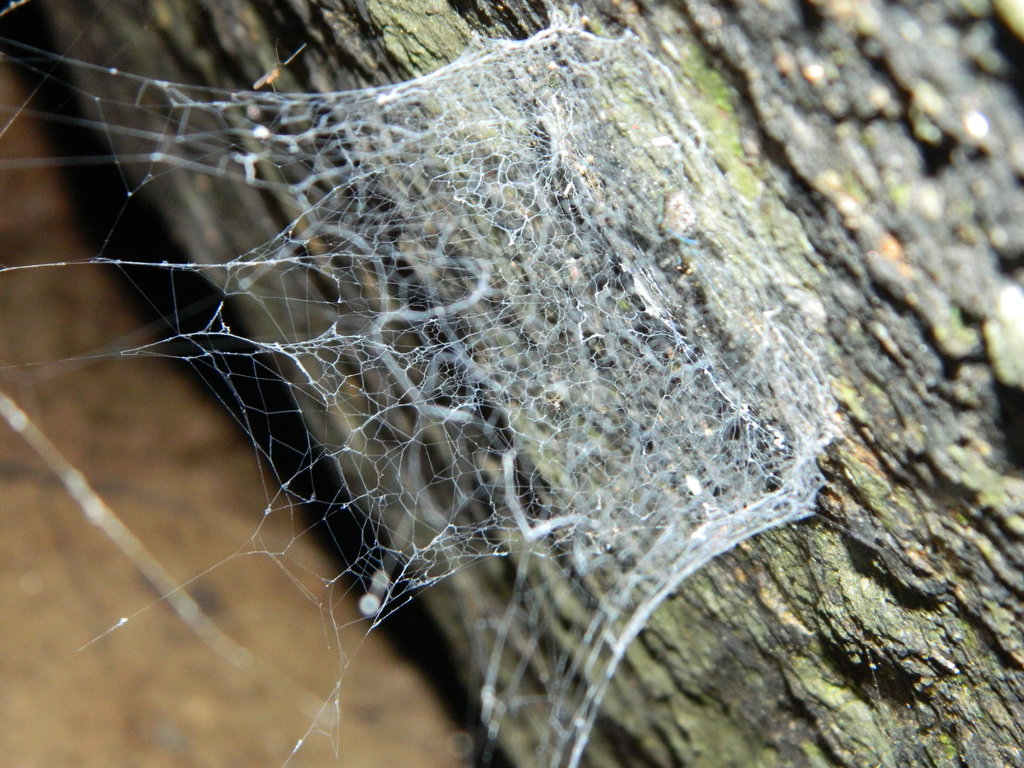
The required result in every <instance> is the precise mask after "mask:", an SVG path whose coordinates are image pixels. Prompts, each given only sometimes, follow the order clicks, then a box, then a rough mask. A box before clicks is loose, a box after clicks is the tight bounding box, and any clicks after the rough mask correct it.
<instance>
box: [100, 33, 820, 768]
mask: <svg viewBox="0 0 1024 768" xmlns="http://www.w3.org/2000/svg"><path fill="white" fill-rule="evenodd" d="M112 76H117V77H126V76H125V75H121V74H117V75H112ZM131 106H132V107H133V108H135V109H138V110H140V111H144V112H145V113H146V114H147V115H148V117H149V119H150V120H152V119H153V117H154V116H156V117H157V118H158V119H159V120H160V121H162V123H163V126H164V129H163V130H159V131H156V130H152V129H151V128H149V127H146V128H145V129H143V128H137V129H132V130H131V131H127V130H125V128H124V127H123V126H122V127H120V128H119V127H118V126H107V130H109V131H111V132H114V133H116V132H118V131H121V132H123V133H126V134H127V133H130V134H131V136H130V138H131V140H132V141H133V142H134V143H135V145H136V146H141V147H142V148H143V149H142V151H141V152H140V153H139V154H138V155H136V156H134V157H129V156H126V155H123V156H122V157H121V158H120V162H123V163H124V164H125V165H126V166H127V165H128V164H129V163H137V162H143V163H145V164H147V165H150V166H151V167H152V169H156V170H155V172H158V173H162V172H163V171H162V170H160V169H166V168H188V169H192V170H198V171H200V172H202V173H204V174H211V175H214V176H216V177H219V178H223V179H229V180H230V179H234V180H236V181H237V182H238V183H239V184H241V185H246V186H248V187H257V188H263V189H267V190H271V191H272V192H274V193H275V194H277V195H278V196H283V197H286V198H287V199H288V200H289V201H290V203H291V204H292V205H293V206H294V215H295V218H294V221H293V223H292V224H291V225H290V226H288V227H287V228H286V229H285V230H284V231H283V232H281V233H280V234H279V235H278V236H277V237H275V238H273V239H271V240H269V241H268V242H266V243H265V244H263V245H261V246H259V247H257V248H255V249H253V250H251V251H249V252H247V253H244V254H242V255H240V256H238V257H237V258H235V259H233V260H231V261H229V262H227V263H223V264H218V265H212V266H211V265H201V264H191V265H186V266H181V265H178V266H169V267H167V268H168V269H188V270H199V271H202V272H203V273H204V274H207V275H208V276H209V278H210V279H211V280H212V281H213V282H215V283H216V284H217V285H218V287H219V288H220V289H221V290H222V291H223V292H224V294H225V295H226V298H227V300H228V301H229V302H235V303H236V305H237V306H240V307H243V308H244V314H245V315H246V316H247V317H248V318H249V319H250V321H251V327H252V328H256V329H259V331H258V332H257V333H243V332H242V330H241V329H239V328H234V327H229V326H228V324H227V323H225V322H223V321H222V320H221V318H220V317H219V316H218V317H215V318H214V320H213V321H212V322H211V323H210V324H209V326H208V327H206V328H204V329H203V331H202V335H203V337H204V341H206V342H208V340H209V339H210V338H215V339H220V340H221V341H222V342H225V341H238V342H242V343H244V345H245V346H243V347H240V348H242V349H244V350H245V351H244V352H239V353H237V354H244V355H252V354H256V353H260V354H263V353H267V354H269V355H270V356H272V357H273V359H274V360H275V361H276V362H275V365H276V366H277V368H278V369H279V371H280V374H281V375H282V376H283V377H284V379H285V380H286V381H287V382H288V383H289V386H290V388H291V390H292V393H293V396H294V400H295V402H296V403H297V405H298V407H299V408H300V409H301V411H302V413H303V414H304V416H305V418H306V423H307V425H308V426H309V429H310V431H311V433H312V434H313V436H314V437H315V440H316V444H317V445H318V446H319V448H318V450H319V453H318V455H316V456H315V457H314V456H312V455H311V456H310V457H309V461H310V462H311V463H312V462H313V461H317V462H320V461H324V460H328V461H330V462H331V463H332V465H333V466H335V467H336V468H337V473H338V476H339V478H340V482H341V483H342V484H343V486H344V491H345V496H346V497H347V498H348V501H347V502H346V503H345V504H343V505H338V508H337V509H335V510H334V511H332V512H331V514H332V515H353V516H357V517H358V520H359V524H360V525H361V526H362V528H363V531H364V534H363V538H364V540H365V541H366V542H367V544H366V545H365V546H364V547H363V548H362V551H361V552H360V553H359V555H358V556H357V557H356V558H355V559H354V560H352V561H351V562H349V563H348V565H347V570H346V573H344V574H341V577H348V578H353V579H354V580H355V583H356V584H357V585H358V588H359V589H360V590H361V592H362V596H361V598H360V601H359V606H360V610H361V611H362V613H363V615H364V616H365V617H366V618H367V620H368V621H369V622H370V623H371V624H376V623H377V622H379V621H381V620H383V619H384V618H386V616H387V615H388V614H389V613H390V612H391V611H392V610H394V608H395V607H396V606H398V605H400V604H402V603H403V602H404V601H405V600H407V599H408V598H409V596H410V595H411V594H412V593H413V592H414V591H415V590H417V589H420V588H423V587H426V586H429V585H431V584H433V583H435V582H437V581H439V580H441V579H444V578H446V577H449V576H450V575H452V574H454V573H456V572H457V571H459V572H461V573H460V574H459V576H458V579H459V580H460V583H462V584H466V583H467V580H469V582H470V583H471V582H472V579H473V578H474V574H475V573H478V574H480V575H481V576H482V575H488V578H493V577H494V575H495V573H498V574H504V577H505V578H506V579H507V581H508V582H509V590H510V598H509V601H508V603H507V605H506V606H504V607H502V608H500V609H495V607H494V603H493V601H489V600H483V599H482V600H481V601H480V603H479V604H476V605H470V604H468V603H467V604H466V605H464V608H465V617H466V618H465V624H466V632H467V636H468V638H469V640H468V643H469V644H470V645H471V647H472V649H473V657H474V658H475V659H476V660H477V661H478V662H479V670H478V671H477V677H478V678H479V684H480V690H481V692H482V695H481V701H482V711H483V725H484V726H485V728H486V732H487V736H488V738H489V739H490V740H491V741H492V742H493V743H496V744H500V743H502V739H503V731H502V728H503V726H504V725H505V724H506V723H507V722H509V720H512V719H514V720H516V721H517V723H519V724H520V725H521V726H522V725H523V724H525V730H526V731H527V732H530V733H532V734H533V738H534V739H535V742H536V743H535V746H534V748H533V752H534V758H533V759H534V762H535V764H537V765H548V766H563V765H570V766H572V765H576V764H577V763H578V762H579V761H580V760H581V758H582V756H583V752H584V749H585V746H586V744H587V741H588V736H589V733H590V730H591V727H592V725H593V722H594V719H595V717H596V715H597V713H598V710H599V707H600V702H601V698H602V695H603V693H604V691H605V688H606V687H607V684H608V681H609V679H610V678H611V676H612V674H613V673H614V671H615V668H616V666H617V665H618V664H619V662H620V660H621V659H622V657H623V654H624V652H625V649H626V647H627V645H628V644H629V642H630V641H631V640H632V639H633V638H634V637H635V636H636V635H637V634H638V633H639V632H640V631H641V630H642V629H643V627H644V624H645V622H646V620H647V619H648V617H649V616H650V615H651V613H652V612H653V611H654V609H655V608H656V607H657V606H658V605H659V604H660V603H661V602H662V601H663V600H664V598H665V597H666V596H667V595H668V594H669V593H671V592H672V591H673V590H675V589H676V588H677V587H678V586H679V583H680V582H681V581H682V580H683V579H684V578H685V577H686V576H687V575H689V574H691V573H692V572H693V571H694V570H695V569H697V568H698V567H700V566H701V565H702V564H703V563H705V562H707V561H708V560H709V559H711V558H713V557H715V556H716V555H718V554H720V553H722V552H724V551H726V550H728V549H729V548H731V547H733V546H734V545H735V544H737V543H738V542H740V541H743V540H744V539H746V538H748V537H750V536H751V535H753V534H755V533H757V532H759V531H762V530H765V529H767V528H771V527H773V526H776V525H779V524H781V523H785V522H788V521H792V520H796V519H798V518H801V517H803V516H806V515H808V514H810V513H811V511H812V504H813V500H814V497H815V495H816V493H817V491H818V489H819V488H820V486H821V483H822V480H821V476H820V474H819V471H818V469H817V466H816V461H815V459H816V456H817V455H818V454H819V453H820V452H821V451H822V449H823V448H824V446H825V445H826V444H827V442H828V439H829V429H830V427H829V424H830V418H831V416H830V414H831V401H830V398H829V396H828V394H827V386H826V383H825V381H824V379H823V376H822V374H821V372H820V371H819V369H818V362H817V360H818V358H819V357H820V353H819V352H817V351H816V349H815V345H816V341H815V332H814V330H813V329H814V327H815V324H816V323H817V322H819V321H818V320H816V319H815V316H814V315H813V314H812V313H808V312H803V311H801V308H800V306H799V305H800V304H801V303H803V302H804V301H806V297H805V294H804V293H802V292H801V291H800V289H799V288H798V287H795V286H794V285H793V283H792V280H790V279H789V278H787V277H786V276H785V275H784V274H783V273H782V272H781V271H780V270H781V261H782V260H781V259H779V258H777V257H775V256H774V255H773V253H772V245H771V241H770V239H769V238H768V237H767V236H766V235H765V234H763V233H762V231H761V228H762V227H764V226H766V225H765V224H764V223H763V222H761V221H760V220H759V219H758V216H757V215H756V214H755V207H754V206H753V205H752V204H751V203H749V202H748V201H747V200H746V199H745V198H744V197H743V196H742V195H740V194H739V193H738V192H737V191H736V190H735V189H734V188H733V185H732V183H731V181H730V178H729V176H728V175H727V174H725V173H724V172H722V170H721V169H720V168H719V166H718V164H717V163H716V162H715V159H714V157H713V155H712V152H711V151H710V149H709V148H708V147H707V146H706V145H705V141H704V137H703V135H702V130H701V127H700V125H699V123H698V121H697V118H696V117H695V116H694V114H693V112H692V110H691V109H690V107H689V106H688V104H687V101H686V99H685V98H684V97H683V96H682V95H681V91H680V89H679V87H678V86H677V84H676V83H674V82H673V79H672V77H671V75H670V73H669V71H668V70H666V69H665V68H663V67H662V66H661V65H660V64H659V63H658V61H657V60H656V58H655V57H654V56H653V55H651V54H650V53H649V52H648V51H647V50H646V49H645V48H644V47H643V45H641V43H640V42H639V41H638V40H637V39H636V38H634V37H630V36H627V37H621V38H616V39H607V38H602V37H598V36H595V35H592V34H590V33H588V32H585V31H583V30H582V29H581V28H579V26H578V25H577V24H569V23H556V24H555V25H554V26H552V27H551V28H549V29H546V30H544V31H542V32H540V33H539V34H537V35H535V36H533V37H532V38H530V39H528V40H525V41H518V42H510V41H502V40H480V41H477V42H475V43H473V44H472V45H471V46H470V49H469V50H467V52H466V53H465V54H464V55H463V56H462V57H460V58H459V59H458V60H456V61H455V62H453V63H452V64H450V65H448V66H446V67H444V68H443V69H441V70H439V71H437V72H435V73H433V74H431V75H428V76H425V77H421V78H418V79H416V80H413V81H410V82H405V83H400V84H397V85H393V86H388V87H385V88H379V89H372V90H362V91H354V92H342V93H328V94H313V95H306V94H277V93H272V92H242V93H235V92H232V93H226V92H224V93H219V92H210V91H208V90H206V91H203V90H199V89H194V88H189V87H185V86H178V85H172V84H168V83H162V82H156V81H142V80H140V81H139V90H138V98H137V100H136V102H134V104H133V105H131ZM221 348H226V346H225V345H224V344H221ZM253 350H255V351H253ZM146 351H147V350H146V349H145V348H142V349H136V350H133V352H134V353H145V352H146ZM211 360H212V362H214V363H216V362H217V360H218V358H217V357H212V358H211ZM283 484H284V487H285V489H286V490H288V489H289V482H288V479H287V478H285V479H284V483H283ZM480 561H487V562H490V563H491V564H495V563H497V564H500V565H501V568H491V569H490V570H488V566H487V563H482V562H480ZM502 569H504V570H502ZM459 594H462V595H463V596H465V594H466V593H465V591H464V590H463V591H462V592H460V593H459ZM520 754H521V753H520Z"/></svg>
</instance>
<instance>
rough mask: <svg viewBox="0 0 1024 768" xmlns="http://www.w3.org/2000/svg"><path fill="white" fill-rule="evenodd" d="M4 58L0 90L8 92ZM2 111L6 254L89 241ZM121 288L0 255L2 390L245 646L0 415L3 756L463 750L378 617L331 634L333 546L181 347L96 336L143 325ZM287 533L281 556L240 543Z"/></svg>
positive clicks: (432, 760)
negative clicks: (369, 626)
mask: <svg viewBox="0 0 1024 768" xmlns="http://www.w3.org/2000/svg"><path fill="white" fill-rule="evenodd" d="M5 74H7V73H5V72H3V71H0V104H3V105H10V104H15V105H17V104H20V103H22V100H23V98H24V97H23V95H21V94H20V93H18V92H16V91H13V90H12V88H13V83H12V81H11V78H10V77H9V76H7V77H5ZM7 114H8V113H7V112H6V111H4V112H0V264H2V265H4V266H12V265H19V264H33V263H50V262H71V261H79V260H83V259H89V258H91V257H93V256H94V255H95V253H94V251H92V250H90V247H89V246H88V245H87V244H85V243H84V242H83V240H82V237H81V236H80V235H79V234H78V232H77V231H76V229H75V225H74V217H73V215H72V209H71V201H69V200H68V199H67V195H66V193H64V191H63V190H62V188H61V185H60V175H59V174H58V173H55V172H53V171H52V170H46V169H43V170H38V171H27V170H13V169H12V167H11V163H10V162H9V158H12V157H26V156H35V157H39V156H46V154H47V149H46V148H45V147H44V146H41V145H40V143H39V142H40V138H39V129H38V126H37V125H35V124H34V123H33V122H32V121H31V120H29V119H28V118H27V116H24V115H23V116H22V117H20V118H19V119H17V120H15V121H14V122H13V124H12V125H10V126H7V128H6V130H3V128H4V126H5V125H6V124H7ZM5 160H6V161H5ZM122 290H123V288H122V286H120V284H119V283H118V282H117V281H116V280H115V279H114V276H113V275H111V274H109V273H108V272H107V271H105V269H103V268H100V267H98V266H96V265H81V266H65V267H60V268H45V269H36V270H19V271H6V272H0V389H2V390H3V391H5V392H7V393H8V394H9V395H10V396H12V397H13V398H14V399H15V400H16V401H18V403H19V404H20V405H21V407H22V408H24V409H25V410H26V411H27V412H28V414H29V416H30V418H31V419H32V420H33V421H34V422H35V423H36V424H37V425H38V426H39V427H40V428H41V429H42V430H43V431H44V432H45V433H46V434H47V435H48V437H49V438H50V439H51V440H52V441H53V442H54V443H55V444H56V446H57V447H58V448H59V449H60V450H61V451H62V452H63V453H64V455H65V456H66V457H67V458H68V459H69V460H70V461H71V463H72V464H73V465H74V466H76V467H77V468H78V469H80V470H81V471H82V472H83V473H84V474H85V476H86V477H87V478H88V479H89V481H90V482H91V483H92V484H93V486H94V488H95V489H96V490H97V491H98V492H99V494H100V495H101V496H102V497H103V498H104V499H105V500H106V502H107V503H108V504H109V505H110V506H111V507H112V508H113V510H114V511H115V512H116V514H117V515H118V516H119V517H120V518H121V519H122V520H123V521H124V522H125V523H126V524H127V525H128V527H129V528H130V529H131V531H132V532H133V533H134V534H135V535H136V536H138V537H139V538H140V539H141V540H142V541H143V542H144V543H145V545H146V546H147V547H149V548H150V550H151V551H152V552H153V553H154V554H155V556H156V558H157V559H158V560H159V561H160V563H161V564H162V565H163V566H164V567H165V568H167V569H168V570H169V571H170V572H171V574H172V575H173V577H174V579H175V580H176V581H177V582H178V583H180V584H182V585H184V588H185V589H187V590H188V592H189V593H190V594H191V595H192V596H194V597H195V598H196V599H197V600H198V601H199V602H200V604H201V605H202V606H203V607H204V608H205V610H206V611H207V613H208V615H209V616H210V617H211V618H212V619H213V620H214V621H215V622H216V624H217V626H218V627H219V628H220V629H221V630H223V631H224V632H226V633H228V634H229V635H230V636H231V637H232V638H234V639H235V640H236V641H237V642H239V643H241V644H242V645H243V646H245V647H246V648H248V649H249V650H250V651H251V652H252V653H253V655H254V657H255V659H256V661H255V662H253V663H251V664H248V665H243V666H244V667H245V668H244V669H238V668H236V667H235V666H233V665H232V664H230V663H228V661H226V660H225V659H223V658H221V657H219V656H218V655H217V654H216V653H214V652H213V651H212V650H211V649H210V648H209V647H208V646H207V645H205V644H204V643H203V642H202V641H201V640H200V639H199V638H198V636H197V635H196V633H195V632H194V631H193V630H192V629H191V628H190V627H189V626H188V625H187V624H186V623H185V622H184V621H182V620H181V619H180V618H179V617H178V616H177V615H176V614H175V613H174V612H173V611H172V610H171V609H170V607H169V606H168V604H167V602H166V601H162V600H160V599H159V598H160V594H159V593H157V592H155V591H154V590H153V588H152V587H151V586H150V585H149V584H148V583H147V582H146V581H145V579H144V578H143V577H142V575H141V574H140V572H139V569H138V568H137V567H136V564H134V563H133V562H132V561H131V560H130V559H128V558H126V557H125V556H124V555H123V554H122V553H121V552H120V551H118V549H117V548H116V547H115V546H114V545H113V544H112V543H111V541H110V540H109V539H107V538H106V537H105V536H104V535H103V533H102V532H101V531H100V530H98V529H97V528H96V527H94V526H93V525H91V524H90V523H89V522H88V521H87V520H86V518H85V517H84V515H83V514H82V512H81V510H80V509H78V508H77V507H76V506H75V505H74V503H73V502H72V501H71V499H70V498H69V497H68V495H67V494H66V493H65V491H64V489H63V488H62V487H61V486H60V484H59V483H58V481H57V479H56V478H55V477H54V476H53V474H52V473H51V472H50V471H49V470H48V469H47V468H46V467H45V466H44V465H43V464H42V462H41V461H40V460H39V459H38V458H37V457H36V456H35V455H34V454H33V453H32V451H31V450H29V449H28V448H27V447H26V445H25V444H24V443H23V442H22V441H21V439H20V438H19V437H18V436H17V435H15V434H14V433H13V432H12V431H11V430H10V429H8V427H7V425H6V424H5V423H3V422H0V530H2V531H3V535H2V536H0V617H2V618H0V622H2V623H0V744H2V745H3V759H2V760H0V762H2V763H3V765H5V766H12V768H32V767H34V766H58V765H59V766H83V767H88V766H113V765H118V766H134V765H138V766H143V765H144V766H147V767H151V768H158V767H159V766H246V768H250V767H256V768H262V767H264V766H266V767H267V768H277V767H278V766H281V765H283V764H284V763H285V762H286V761H287V762H288V765H289V766H295V767H296V768H297V767H298V766H313V765H316V766H343V767H344V768H376V767H378V766H379V767H380V768H385V767H388V768H390V767H392V766H415V767H416V768H432V767H436V768H447V767H448V766H451V767H452V768H454V767H455V766H458V765H461V764H462V763H461V761H460V759H459V757H458V754H459V752H460V747H461V744H462V743H463V741H464V736H463V735H462V734H461V733H460V732H459V731H458V729H457V728H456V726H455V725H453V724H452V723H451V722H449V721H448V719H447V718H446V716H445V715H444V714H443V711H442V708H441V706H440V704H439V702H438V701H437V699H436V697H435V696H434V695H433V693H432V691H431V690H430V688H429V687H428V686H427V685H426V683H425V682H424V680H423V679H422V678H421V676H420V675H419V674H418V672H417V670H416V669H414V668H413V667H412V666H410V665H409V664H408V663H406V662H404V660H403V659H402V658H400V657H399V656H398V655H397V653H396V652H395V651H394V650H393V649H392V648H391V647H390V646H389V645H388V644H387V642H386V641H385V638H384V637H383V635H381V634H380V633H374V634H372V635H369V636H368V637H365V638H364V637H363V636H364V634H365V625H364V624H362V623H356V624H354V625H352V626H349V627H348V628H347V629H344V630H342V631H341V633H340V635H341V636H340V646H341V647H340V648H339V637H338V636H337V635H336V634H335V631H334V627H335V626H344V625H345V624H347V623H348V622H350V621H353V620H354V619H355V618H356V613H355V610H354V608H353V605H354V598H350V597H344V599H342V597H343V590H344V587H343V586H340V587H338V588H336V590H335V591H331V590H329V589H326V588H325V587H324V579H329V578H330V577H331V576H332V575H333V573H334V572H335V570H336V566H335V565H334V564H332V563H331V562H330V561H329V559H328V558H327V557H326V556H325V555H324V554H323V553H322V552H321V551H320V549H319V548H318V547H317V546H316V542H315V541H314V540H313V538H312V537H310V536H305V537H298V538H294V537H295V536H296V534H298V533H300V532H301V531H302V529H303V527H304V522H303V521H302V520H300V519H299V518H298V517H297V516H296V517H293V516H292V515H290V514H289V512H288V511H287V510H279V511H278V512H275V513H273V514H271V515H270V516H269V517H267V518H266V519H264V515H263V510H264V508H265V507H266V505H267V499H268V498H270V497H271V496H272V495H273V490H274V489H273V482H274V481H273V479H272V478H269V477H268V476H266V475H261V472H260V469H259V465H258V462H257V459H256V455H255V452H254V450H253V448H252V447H251V446H250V445H249V444H248V442H247V441H246V440H245V438H244V437H243V436H242V434H241V433H240V432H239V431H238V429H237V428H236V426H235V425H234V424H233V423H232V422H231V420H230V419H229V418H228V416H227V415H226V413H224V412H223V411H222V410H221V409H219V408H218V407H217V405H216V403H214V402H212V400H211V399H210V398H208V397H206V396H204V394H203V392H202V391H201V389H200V388H201V385H200V384H198V383H197V382H196V381H195V380H194V379H193V378H191V377H189V376H188V375H187V370H186V369H185V367H184V366H183V365H180V364H176V363H174V362H171V361H166V360H159V359H153V358H127V359H126V358H123V357H117V356H115V355H111V354H105V352H109V351H111V350H115V349H121V348H127V347H132V346H136V345H137V344H139V343H140V342H143V341H145V340H146V338H147V336H146V332H145V329H141V332H140V329H139V323H140V321H139V320H138V318H136V317H134V316H133V314H132V311H131V302H128V301H126V300H125V298H124V295H123V294H122V293H121V291H122ZM97 352H99V353H100V354H96V353H97ZM83 356H88V357H86V358H83ZM254 536H255V538H254ZM293 539H294V543H293ZM289 545H290V546H289ZM286 546H287V547H288V552H287V555H286V557H284V558H283V560H282V561H278V560H275V559H273V558H270V557H267V556H264V555H260V554H245V553H249V552H260V551H263V550H269V551H276V550H279V549H284V548H285V547H286ZM282 562H283V564H284V565H286V566H287V568H286V569H282V568H281V567H279V566H280V564H281V563H282ZM304 591H306V592H308V593H309V595H308V596H307V595H305V594H304ZM326 606H331V608H330V610H331V611H332V614H328V613H327V610H328V609H327V607H326ZM121 617H130V620H129V621H128V622H127V624H126V625H125V626H124V627H121V628H119V629H116V630H114V631H112V632H110V633H109V634H105V633H106V632H107V631H108V630H109V629H110V627H112V626H113V625H115V624H116V623H117V622H118V620H119V619H120V618H121ZM82 646H86V647H84V648H82ZM79 649H81V650H79ZM348 659H351V663H350V664H347V665H346V664H345V662H346V660H348ZM266 669H272V670H274V672H273V674H272V675H270V674H267V672H266V671H265V670H266ZM339 680H340V684H341V686H342V690H341V697H340V699H341V703H342V709H341V713H340V731H338V732H337V733H333V734H332V735H331V736H330V737H329V736H328V735H326V734H325V733H324V731H332V730H333V729H334V727H335V726H336V725H337V724H338V722H339V720H338V718H337V717H336V716H335V715H334V714H333V711H331V712H328V713H327V714H326V716H321V717H319V718H318V716H317V709H318V708H319V707H321V705H323V704H324V702H329V701H331V700H332V696H333V693H334V689H335V686H336V685H337V684H338V682H339ZM314 725H315V726H316V727H315V728H314V729H313V732H311V733H309V734H308V735H307V731H308V730H309V729H310V728H311V726H314ZM304 736H305V737H306V741H305V743H304V746H303V747H302V749H301V750H299V751H298V752H297V753H296V754H295V755H294V756H293V757H291V759H290V760H289V756H290V754H291V752H292V748H293V747H294V745H295V744H296V741H297V740H298V739H300V738H302V737H304ZM335 750H337V755H336V754H335Z"/></svg>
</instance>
